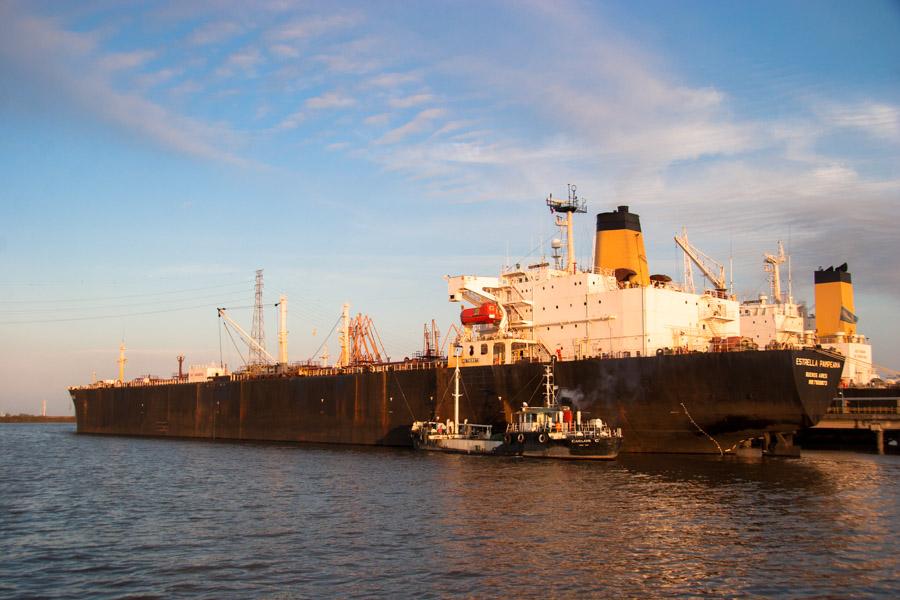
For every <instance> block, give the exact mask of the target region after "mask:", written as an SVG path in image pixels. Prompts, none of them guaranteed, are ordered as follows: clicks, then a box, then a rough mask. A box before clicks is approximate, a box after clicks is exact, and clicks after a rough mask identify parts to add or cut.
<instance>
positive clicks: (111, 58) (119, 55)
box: [97, 50, 156, 71]
mask: <svg viewBox="0 0 900 600" xmlns="http://www.w3.org/2000/svg"><path fill="white" fill-rule="evenodd" d="M155 54H156V53H155V52H152V51H150V50H138V51H136V52H114V53H111V54H106V55H104V56H103V57H101V58H100V59H99V60H98V61H97V66H98V67H99V68H100V69H102V70H104V71H128V70H131V69H134V68H136V67H140V66H142V65H144V64H145V63H147V62H148V61H150V60H151V59H152V58H153V57H154V56H155Z"/></svg>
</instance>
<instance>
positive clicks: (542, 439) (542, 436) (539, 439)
mask: <svg viewBox="0 0 900 600" xmlns="http://www.w3.org/2000/svg"><path fill="white" fill-rule="evenodd" d="M538 441H539V442H540V443H542V444H543V443H544V442H546V441H547V436H546V435H544V434H543V433H542V434H541V435H539V436H538Z"/></svg>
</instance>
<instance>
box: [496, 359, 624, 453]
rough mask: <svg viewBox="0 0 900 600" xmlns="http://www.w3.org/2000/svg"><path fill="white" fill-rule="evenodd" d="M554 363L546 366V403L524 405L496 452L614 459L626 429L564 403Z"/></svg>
mask: <svg viewBox="0 0 900 600" xmlns="http://www.w3.org/2000/svg"><path fill="white" fill-rule="evenodd" d="M556 391H557V386H555V385H554V384H553V367H552V366H550V365H547V366H545V367H544V406H528V405H527V404H523V405H522V410H520V411H518V412H517V413H516V414H515V422H513V423H510V424H509V425H508V426H507V429H506V434H505V435H504V436H503V444H502V445H500V446H499V447H498V448H497V450H496V451H495V452H496V454H505V455H518V456H528V457H534V458H561V459H569V460H612V459H614V458H616V456H618V454H619V449H620V448H621V447H622V430H621V429H619V428H616V429H613V428H612V427H610V426H609V425H608V424H606V423H604V422H603V420H602V419H583V418H582V417H584V416H586V414H585V413H582V411H576V410H572V407H571V406H569V405H565V404H560V402H559V400H558V399H557V394H556Z"/></svg>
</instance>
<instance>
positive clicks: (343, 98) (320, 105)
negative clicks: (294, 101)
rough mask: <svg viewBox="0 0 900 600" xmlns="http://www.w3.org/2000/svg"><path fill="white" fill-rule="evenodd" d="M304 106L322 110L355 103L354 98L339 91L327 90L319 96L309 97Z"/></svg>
mask: <svg viewBox="0 0 900 600" xmlns="http://www.w3.org/2000/svg"><path fill="white" fill-rule="evenodd" d="M305 104H306V108H308V109H310V110H324V109H331V108H348V107H351V106H355V105H356V99H355V98H351V97H350V96H347V95H345V94H342V93H341V92H328V93H325V94H322V95H321V96H316V97H314V98H309V99H308V100H307V101H306V103H305Z"/></svg>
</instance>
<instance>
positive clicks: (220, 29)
mask: <svg viewBox="0 0 900 600" xmlns="http://www.w3.org/2000/svg"><path fill="white" fill-rule="evenodd" d="M240 31H241V27H240V25H238V24H237V23H232V22H231V21H217V22H215V23H207V24H206V25H202V26H200V27H198V28H197V29H195V30H194V32H193V33H192V34H191V35H190V36H189V37H188V42H189V43H191V44H193V45H196V46H205V45H208V44H217V43H219V42H224V41H225V40H228V39H230V38H232V37H234V36H235V35H237V34H238V33H240Z"/></svg>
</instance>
